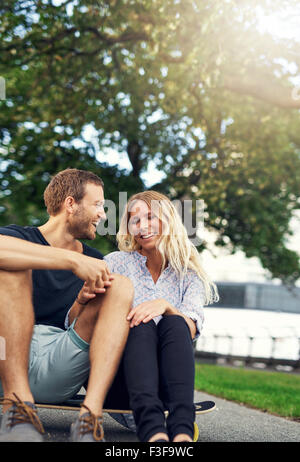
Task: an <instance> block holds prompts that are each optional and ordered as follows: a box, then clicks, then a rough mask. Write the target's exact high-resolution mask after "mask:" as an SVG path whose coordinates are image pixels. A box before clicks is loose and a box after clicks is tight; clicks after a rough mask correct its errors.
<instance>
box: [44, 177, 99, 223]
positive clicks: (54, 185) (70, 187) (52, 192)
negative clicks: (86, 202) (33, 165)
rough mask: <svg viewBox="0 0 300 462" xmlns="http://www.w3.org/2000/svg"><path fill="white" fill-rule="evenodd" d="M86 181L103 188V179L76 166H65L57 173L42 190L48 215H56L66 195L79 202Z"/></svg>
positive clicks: (83, 192)
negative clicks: (65, 167) (43, 190)
mask: <svg viewBox="0 0 300 462" xmlns="http://www.w3.org/2000/svg"><path fill="white" fill-rule="evenodd" d="M88 183H93V184H96V185H99V186H101V187H102V188H103V189H104V183H103V181H102V180H101V178H99V177H98V176H97V175H95V173H92V172H88V171H86V170H78V169H77V168H67V169H66V170H62V171H61V172H59V173H57V174H56V175H55V176H54V177H53V178H52V180H51V181H50V183H49V184H48V186H47V188H46V189H45V192H44V201H45V205H46V207H47V212H48V213H49V215H52V216H55V215H57V214H58V213H59V212H60V209H61V206H62V204H63V202H64V200H65V199H66V197H68V196H72V197H73V198H74V199H75V201H76V202H80V201H81V200H82V199H83V196H84V194H85V188H86V185H87V184H88Z"/></svg>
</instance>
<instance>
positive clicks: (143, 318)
mask: <svg viewBox="0 0 300 462" xmlns="http://www.w3.org/2000/svg"><path fill="white" fill-rule="evenodd" d="M169 308H170V304H169V302H167V301H166V300H165V299H164V298H158V299H156V300H149V301H147V302H143V303H141V304H140V305H137V306H136V307H135V308H133V309H132V310H131V311H130V313H129V315H128V316H127V320H128V321H130V327H134V326H138V325H139V324H140V323H141V322H143V323H146V322H149V321H151V319H153V318H155V317H156V316H160V315H163V314H165V313H166V312H167V311H168V309H169Z"/></svg>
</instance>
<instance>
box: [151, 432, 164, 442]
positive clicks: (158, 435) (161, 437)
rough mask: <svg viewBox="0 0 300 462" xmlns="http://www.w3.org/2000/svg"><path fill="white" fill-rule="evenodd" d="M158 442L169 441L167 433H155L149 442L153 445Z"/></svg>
mask: <svg viewBox="0 0 300 462" xmlns="http://www.w3.org/2000/svg"><path fill="white" fill-rule="evenodd" d="M157 440H165V441H169V437H168V435H167V434H166V433H162V432H161V433H155V435H153V436H151V438H150V440H149V441H148V443H152V442H153V441H157Z"/></svg>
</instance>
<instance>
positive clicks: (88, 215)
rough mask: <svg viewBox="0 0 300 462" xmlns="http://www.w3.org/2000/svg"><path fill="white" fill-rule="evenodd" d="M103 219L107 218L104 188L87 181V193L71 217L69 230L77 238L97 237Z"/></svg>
mask: <svg viewBox="0 0 300 462" xmlns="http://www.w3.org/2000/svg"><path fill="white" fill-rule="evenodd" d="M101 220H106V215H105V212H104V193H103V189H102V187H101V186H98V185H96V184H93V183H87V185H86V187H85V195H84V197H83V199H82V200H81V201H80V202H79V203H78V204H77V209H76V211H75V213H74V214H73V215H72V216H71V217H70V220H69V231H70V233H71V234H72V235H73V236H74V238H75V239H91V240H92V239H95V237H96V228H97V226H98V224H99V222H100V221H101Z"/></svg>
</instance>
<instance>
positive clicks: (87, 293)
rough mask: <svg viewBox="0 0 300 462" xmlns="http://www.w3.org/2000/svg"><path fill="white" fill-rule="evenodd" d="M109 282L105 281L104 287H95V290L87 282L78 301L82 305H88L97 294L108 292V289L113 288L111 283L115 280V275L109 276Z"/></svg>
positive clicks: (78, 296)
mask: <svg viewBox="0 0 300 462" xmlns="http://www.w3.org/2000/svg"><path fill="white" fill-rule="evenodd" d="M108 278H109V279H108V280H107V281H104V283H103V284H104V287H98V288H97V287H94V288H93V289H92V288H91V286H90V285H89V284H88V283H87V282H85V283H84V284H83V286H82V288H81V290H80V292H79V294H78V295H77V301H78V303H79V304H80V305H86V304H87V303H88V302H89V301H90V300H93V298H95V297H96V295H97V294H104V293H105V292H106V288H108V287H110V286H111V281H112V280H113V275H112V274H111V275H109V276H108Z"/></svg>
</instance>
